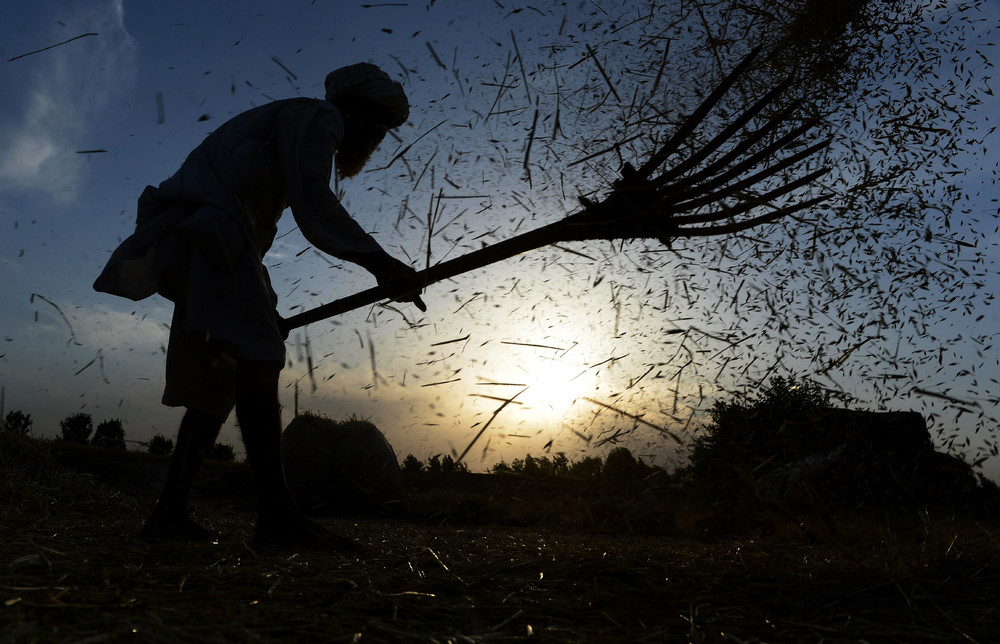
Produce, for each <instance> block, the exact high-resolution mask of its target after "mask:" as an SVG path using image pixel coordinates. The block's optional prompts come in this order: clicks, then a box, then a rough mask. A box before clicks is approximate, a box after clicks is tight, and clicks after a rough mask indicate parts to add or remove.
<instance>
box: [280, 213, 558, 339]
mask: <svg viewBox="0 0 1000 644" xmlns="http://www.w3.org/2000/svg"><path fill="white" fill-rule="evenodd" d="M565 231H566V223H565V220H562V221H557V222H555V223H553V224H549V225H548V226H543V227H541V228H538V229H536V230H531V231H528V232H526V233H522V234H520V235H517V236H515V237H512V238H510V239H506V240H504V241H502V242H498V243H496V244H493V245H492V246H485V247H483V248H480V249H479V250H476V251H473V252H471V253H467V254H465V255H462V256H461V257H456V258H455V259H449V260H448V261H446V262H441V263H440V264H435V265H434V266H430V267H428V268H427V269H426V270H422V271H419V272H418V273H417V274H418V276H419V277H420V278H421V279H422V280H423V286H428V285H430V284H434V283H435V282H440V281H442V280H446V279H450V278H452V277H455V276H457V275H461V274H462V273H467V272H469V271H471V270H475V269H477V268H482V267H484V266H489V265H490V264H495V263H496V262H501V261H503V260H505V259H510V258H511V257H515V256H516V255H520V254H521V253H526V252H528V251H529V250H534V249H536V248H541V247H542V246H548V245H549V244H554V243H557V242H560V241H565ZM405 295H408V292H407V291H401V290H399V289H390V288H386V287H383V286H375V287H373V288H370V289H368V290H365V291H360V292H358V293H355V294H354V295H348V296H347V297H342V298H340V299H339V300H335V301H333V302H329V303H327V304H323V305H320V306H317V307H316V308H313V309H309V310H307V311H303V312H302V313H298V314H296V315H293V316H290V317H288V318H285V320H284V325H283V326H284V327H285V329H283V330H291V329H296V328H298V327H300V326H305V325H307V324H311V323H313V322H319V321H320V320H325V319H326V318H330V317H333V316H335V315H340V314H341V313H346V312H348V311H353V310H354V309H358V308H361V307H362V306H367V305H369V304H374V303H376V302H378V301H380V300H385V299H395V298H399V297H403V296H405Z"/></svg>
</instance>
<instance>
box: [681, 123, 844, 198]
mask: <svg viewBox="0 0 1000 644" xmlns="http://www.w3.org/2000/svg"><path fill="white" fill-rule="evenodd" d="M830 143H831V140H830V139H826V140H823V141H820V142H819V143H814V144H813V145H810V146H809V147H808V148H805V149H804V150H800V151H799V152H796V153H795V154H792V155H790V156H787V157H785V158H784V159H781V160H780V161H778V162H777V163H775V164H774V165H770V166H767V167H766V168H764V169H762V170H760V171H759V172H756V173H754V174H752V175H750V176H749V177H747V178H746V179H741V180H740V181H737V182H736V183H733V184H730V185H728V186H725V187H724V188H722V189H721V190H719V191H718V192H711V193H709V194H705V195H704V196H702V197H699V196H698V195H699V194H704V193H706V192H708V191H710V190H714V189H715V188H716V187H718V186H720V185H722V184H724V183H725V182H726V181H727V180H728V179H729V178H731V177H726V176H724V175H723V176H720V177H718V178H717V179H712V180H711V181H707V182H705V183H703V184H701V185H699V186H695V187H694V188H691V189H690V190H688V191H686V194H681V195H678V196H677V198H678V199H683V200H684V201H678V202H677V203H676V205H675V208H676V210H677V211H678V212H685V211H688V210H694V209H695V208H700V207H701V206H707V205H708V204H710V203H712V202H714V201H719V200H721V199H725V198H727V197H730V196H732V195H733V194H734V193H735V192H737V191H739V190H743V189H745V188H748V187H750V186H752V185H754V184H757V183H760V182H761V181H763V180H764V179H767V178H768V177H771V176H774V175H776V174H777V173H779V172H781V171H782V170H784V169H786V168H789V167H791V166H793V165H795V164H796V163H798V162H799V161H801V160H803V159H805V158H807V157H810V156H812V155H813V154H814V153H816V152H818V151H819V150H822V149H823V148H825V147H827V146H828V145H830ZM748 161H749V160H748ZM753 165H756V164H752V165H749V164H748V167H753ZM726 174H727V175H729V174H730V173H728V172H727V173H726ZM733 174H738V173H733Z"/></svg>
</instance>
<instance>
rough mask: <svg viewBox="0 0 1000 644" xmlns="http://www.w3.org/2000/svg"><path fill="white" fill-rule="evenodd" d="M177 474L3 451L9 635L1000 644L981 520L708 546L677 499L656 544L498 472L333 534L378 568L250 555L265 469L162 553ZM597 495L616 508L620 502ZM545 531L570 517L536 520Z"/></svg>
mask: <svg viewBox="0 0 1000 644" xmlns="http://www.w3.org/2000/svg"><path fill="white" fill-rule="evenodd" d="M0 437H2V435H0ZM109 464H110V465H109ZM164 465H165V463H164V461H162V460H160V459H155V458H151V457H148V456H146V455H134V456H132V457H129V459H128V460H127V461H120V460H118V457H115V458H105V457H102V456H100V455H96V456H93V457H92V458H90V457H87V454H86V453H84V452H75V453H73V454H70V455H68V456H67V455H66V454H65V453H62V452H60V450H59V448H58V446H55V445H52V444H47V443H36V442H34V441H21V440H12V439H11V438H9V437H3V438H2V439H0V641H12V642H34V641H38V642H116V641H142V642H234V641H236V642H243V641H247V642H259V641H273V640H297V641H334V642H337V641H344V642H355V641H356V642H421V641H423V642H506V641H515V640H524V641H539V642H641V641H651V642H725V641H731V642H862V641H867V642H920V641H934V642H951V641H954V642H983V643H986V642H996V641H997V633H1000V548H998V546H997V539H998V536H1000V532H998V531H996V530H994V529H992V528H989V527H984V526H980V525H977V524H975V523H972V522H969V521H962V520H957V519H954V518H949V517H926V516H924V517H921V516H883V517H868V518H866V519H864V520H862V519H852V520H845V519H835V518H829V519H828V521H820V522H818V523H816V524H815V525H816V526H819V527H817V528H815V529H813V530H810V531H809V532H808V533H807V534H806V533H803V531H801V530H799V529H798V528H797V527H796V525H795V522H794V521H792V520H790V519H789V518H788V517H784V519H785V521H784V522H782V521H781V520H778V521H772V522H770V523H769V524H768V527H767V528H766V529H761V530H759V531H756V532H754V531H752V530H751V531H745V530H744V531H739V532H741V533H739V534H738V533H737V531H732V532H731V533H730V534H725V531H722V532H720V533H717V534H714V535H712V537H713V538H712V539H711V540H706V539H705V531H704V529H702V528H703V526H704V525H705V521H704V520H702V521H701V522H698V521H697V519H699V518H702V519H703V517H704V516H706V512H707V511H706V510H705V509H699V508H697V507H693V506H692V505H691V503H690V502H688V501H687V500H685V499H676V498H675V499H667V500H663V504H664V505H663V506H662V507H665V508H671V510H670V512H671V517H670V520H669V521H660V522H654V523H655V526H656V527H655V528H654V527H651V526H653V524H650V526H647V529H645V532H646V534H639V533H638V530H633V529H630V528H629V525H628V523H627V522H625V523H624V524H614V525H613V524H610V523H608V522H606V521H604V522H602V521H600V520H599V519H598V518H595V516H596V517H599V516H600V515H599V513H598V512H596V511H595V512H594V513H592V514H593V515H595V516H592V517H590V518H584V519H580V520H576V521H574V520H568V519H566V518H565V517H566V516H567V515H566V511H567V510H566V508H572V509H573V511H574V512H580V508H582V509H583V510H586V508H587V499H586V498H581V494H577V495H573V494H571V493H569V492H567V491H566V490H562V489H560V490H555V491H554V490H553V489H551V488H545V487H544V486H540V487H536V488H533V487H532V483H531V482H527V481H521V482H520V483H518V484H517V485H516V487H514V488H509V487H497V486H494V487H493V488H490V487H489V485H488V482H484V481H486V479H482V478H478V479H467V480H468V481H470V483H469V484H468V485H467V486H466V489H455V490H450V491H449V490H448V487H447V486H445V485H443V484H441V482H435V483H433V484H428V485H427V486H425V489H423V490H421V489H420V486H418V487H417V489H416V490H415V491H414V496H413V499H412V501H413V502H414V507H415V509H416V510H417V515H418V516H417V518H416V519H410V520H402V519H397V520H388V519H343V518H335V519H323V520H322V521H323V523H324V524H325V525H328V526H329V527H331V528H332V529H335V530H337V531H338V532H340V533H341V534H343V535H345V536H348V537H350V538H352V539H354V540H356V541H358V542H359V543H361V544H362V545H363V546H364V552H363V553H361V554H359V555H345V554H340V553H310V552H294V551H284V550H276V549H262V548H257V547H254V546H252V545H251V544H250V531H251V522H252V517H253V511H252V510H253V503H252V498H251V497H249V496H248V495H247V493H246V492H247V488H246V487H245V486H244V484H245V483H246V481H247V478H246V471H245V469H242V468H241V466H238V465H228V466H218V467H215V468H213V469H211V470H209V472H208V473H207V475H206V478H205V481H203V485H202V490H203V494H204V496H203V497H202V498H200V499H198V500H197V501H196V503H195V509H196V512H197V515H198V517H199V518H200V519H201V520H202V521H204V522H205V523H207V524H209V525H211V527H212V528H213V529H215V530H216V531H217V532H218V534H219V538H218V541H217V542H216V543H211V544H208V545H204V546H182V545H155V546H154V545H149V544H146V543H144V542H142V541H140V540H138V539H136V538H135V536H134V535H135V534H136V531H137V530H138V528H139V526H140V524H141V521H142V519H143V518H144V517H145V515H146V514H147V513H148V512H149V510H150V509H151V506H152V502H153V497H152V492H153V491H155V487H156V485H157V480H156V479H157V478H158V477H159V474H158V473H159V472H162V468H163V467H164ZM456 481H459V482H457V483H452V485H453V486H461V483H460V481H461V479H456ZM472 481H475V483H471V482H472ZM498 485H499V484H498ZM504 485H508V484H504ZM484 486H485V487H484ZM491 490H492V491H491ZM533 490H535V491H533ZM498 491H499V493H502V494H503V495H504V497H505V498H503V499H500V498H498ZM583 495H584V497H586V496H594V497H595V498H594V506H595V510H596V509H600V508H599V507H598V506H601V507H603V506H604V505H607V504H608V503H613V502H614V499H615V498H619V497H615V496H614V495H610V494H603V495H602V494H601V493H600V491H599V490H597V491H595V490H593V489H589V490H584V491H583ZM620 502H621V503H622V504H628V502H629V500H628V499H627V498H621V499H620ZM432 506H442V507H443V508H444V509H443V510H442V511H440V512H437V513H434V512H431V511H430V510H432V509H433V507H432ZM494 506H497V507H501V508H503V512H499V511H495V510H491V508H492V507H494ZM517 507H524V508H529V509H530V511H529V510H525V511H524V512H522V513H521V514H519V515H517V516H514V514H516V513H515V512H514V510H513V509H514V508H517ZM470 508H471V510H470ZM602 511H605V510H602ZM463 517H466V520H465V521H463ZM505 517H506V518H505ZM538 517H549V519H548V520H540V521H539V525H530V519H531V518H538ZM504 521H506V522H507V523H506V524H504V523H503V522H504ZM709 523H710V522H709ZM567 525H570V526H572V528H568V527H566V526H567ZM699 526H701V527H699Z"/></svg>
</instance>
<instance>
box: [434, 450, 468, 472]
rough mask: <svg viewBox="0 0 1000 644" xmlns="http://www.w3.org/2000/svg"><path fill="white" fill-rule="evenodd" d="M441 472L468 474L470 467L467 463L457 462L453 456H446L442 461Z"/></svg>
mask: <svg viewBox="0 0 1000 644" xmlns="http://www.w3.org/2000/svg"><path fill="white" fill-rule="evenodd" d="M441 471H442V472H468V471H469V466H468V465H466V464H465V463H458V462H455V459H454V458H452V457H451V454H445V455H444V458H442V459H441Z"/></svg>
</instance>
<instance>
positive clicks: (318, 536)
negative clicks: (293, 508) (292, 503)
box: [253, 514, 362, 552]
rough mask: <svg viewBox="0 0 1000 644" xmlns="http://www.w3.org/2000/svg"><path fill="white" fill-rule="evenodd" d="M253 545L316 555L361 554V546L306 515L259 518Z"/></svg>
mask: <svg viewBox="0 0 1000 644" xmlns="http://www.w3.org/2000/svg"><path fill="white" fill-rule="evenodd" d="M253 542H254V544H256V545H260V546H279V547H282V548H296V549H301V550H310V551H313V552H317V551H318V552H323V551H329V552H358V551H360V550H361V549H362V548H361V545H360V544H357V543H355V542H354V541H351V540H350V539H345V538H344V537H341V536H340V535H338V534H335V533H333V532H330V531H329V530H327V529H326V528H324V527H323V526H321V525H320V524H318V523H316V522H315V521H310V520H309V519H307V518H305V517H304V516H302V515H295V514H292V515H290V516H284V517H281V518H280V519H279V518H278V517H268V518H265V519H262V518H258V519H257V526H256V528H255V530H254V535H253Z"/></svg>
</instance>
